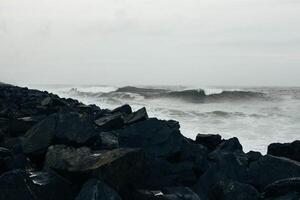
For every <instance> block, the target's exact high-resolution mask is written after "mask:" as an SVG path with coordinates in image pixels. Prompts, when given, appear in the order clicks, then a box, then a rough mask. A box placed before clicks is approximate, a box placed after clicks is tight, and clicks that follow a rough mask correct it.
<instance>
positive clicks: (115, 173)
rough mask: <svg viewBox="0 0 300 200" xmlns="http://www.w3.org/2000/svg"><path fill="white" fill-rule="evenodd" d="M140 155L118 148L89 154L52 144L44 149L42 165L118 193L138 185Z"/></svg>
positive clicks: (81, 150) (140, 168)
mask: <svg viewBox="0 0 300 200" xmlns="http://www.w3.org/2000/svg"><path fill="white" fill-rule="evenodd" d="M144 163H145V161H144V156H143V153H142V152H141V151H140V150H138V149H129V148H120V149H114V150H111V151H102V152H92V151H91V150H90V149H89V148H87V147H81V148H77V149H76V148H73V147H67V146H65V145H55V146H51V147H49V149H48V152H47V154H46V162H45V166H46V167H49V168H52V169H56V170H59V171H68V172H82V173H87V174H89V176H90V177H94V178H98V179H99V180H102V181H104V182H105V183H107V184H108V185H110V186H111V187H113V188H114V189H116V190H117V191H118V192H121V193H125V192H126V188H128V187H131V186H132V185H135V184H141V181H142V178H143V176H144Z"/></svg>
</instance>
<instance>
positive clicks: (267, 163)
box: [249, 155, 300, 190]
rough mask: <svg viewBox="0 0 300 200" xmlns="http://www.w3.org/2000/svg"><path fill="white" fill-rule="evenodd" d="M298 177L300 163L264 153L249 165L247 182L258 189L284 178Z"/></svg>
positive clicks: (299, 175)
mask: <svg viewBox="0 0 300 200" xmlns="http://www.w3.org/2000/svg"><path fill="white" fill-rule="evenodd" d="M293 177H300V163H299V162H296V161H293V160H290V159H286V158H282V157H275V156H270V155H266V156H264V157H262V158H260V159H259V160H257V161H255V162H252V163H250V165H249V183H250V184H251V185H254V186H255V187H257V188H258V189H259V190H263V189H264V187H266V186H267V185H269V184H271V183H273V182H275V181H278V180H281V179H286V178H293Z"/></svg>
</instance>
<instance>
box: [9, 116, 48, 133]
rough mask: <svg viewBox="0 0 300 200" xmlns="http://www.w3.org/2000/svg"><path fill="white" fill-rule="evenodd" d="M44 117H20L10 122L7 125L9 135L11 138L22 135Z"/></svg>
mask: <svg viewBox="0 0 300 200" xmlns="http://www.w3.org/2000/svg"><path fill="white" fill-rule="evenodd" d="M45 117H46V116H45V115H40V116H30V117H21V118H18V119H14V120H12V121H11V123H10V125H9V133H10V135H11V136H13V137H16V136H22V135H24V134H25V133H26V132H27V131H28V130H29V129H30V128H31V127H32V126H33V125H35V124H37V123H38V122H39V121H41V120H43V119H44V118H45Z"/></svg>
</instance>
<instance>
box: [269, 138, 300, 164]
mask: <svg viewBox="0 0 300 200" xmlns="http://www.w3.org/2000/svg"><path fill="white" fill-rule="evenodd" d="M268 154H269V155H273V156H279V157H286V158H290V159H292V160H296V161H299V162H300V141H299V140H297V141H294V142H292V143H284V144H280V143H273V144H270V145H269V146H268Z"/></svg>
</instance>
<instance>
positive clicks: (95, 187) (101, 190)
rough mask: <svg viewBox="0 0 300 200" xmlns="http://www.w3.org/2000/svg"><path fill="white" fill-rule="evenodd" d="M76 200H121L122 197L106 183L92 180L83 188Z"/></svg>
mask: <svg viewBox="0 0 300 200" xmlns="http://www.w3.org/2000/svg"><path fill="white" fill-rule="evenodd" d="M75 200H121V197H120V196H119V194H117V193H116V192H115V191H114V190H113V189H112V188H110V187H109V186H108V185H106V184H105V183H103V182H101V181H99V180H97V179H90V180H88V181H87V182H86V183H85V184H84V185H83V186H82V188H81V190H80V192H79V194H78V196H77V197H76V198H75Z"/></svg>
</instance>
